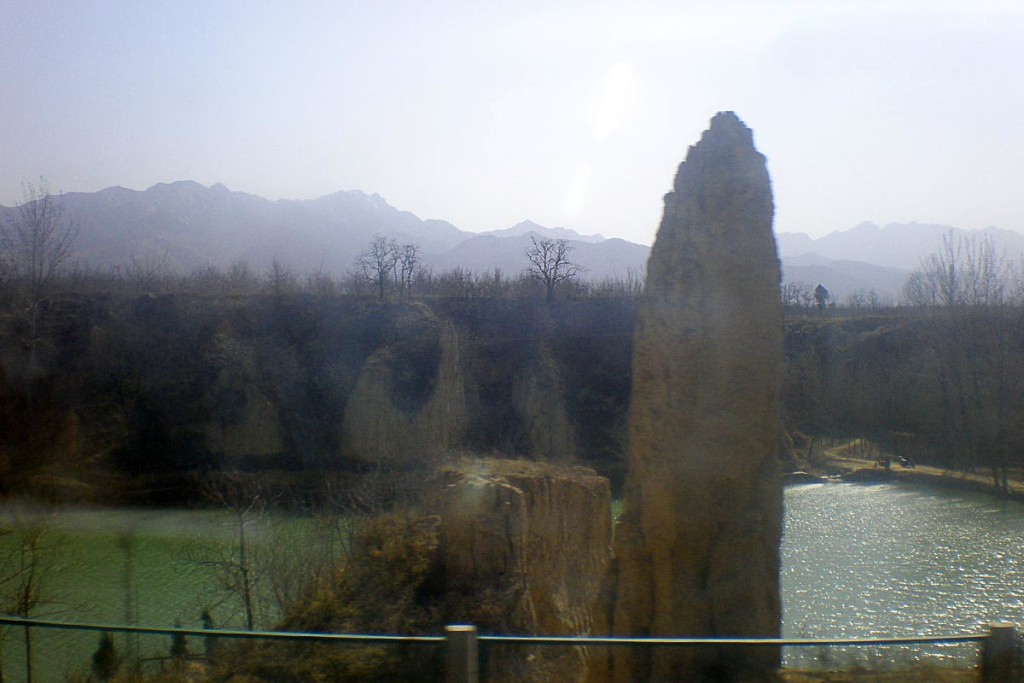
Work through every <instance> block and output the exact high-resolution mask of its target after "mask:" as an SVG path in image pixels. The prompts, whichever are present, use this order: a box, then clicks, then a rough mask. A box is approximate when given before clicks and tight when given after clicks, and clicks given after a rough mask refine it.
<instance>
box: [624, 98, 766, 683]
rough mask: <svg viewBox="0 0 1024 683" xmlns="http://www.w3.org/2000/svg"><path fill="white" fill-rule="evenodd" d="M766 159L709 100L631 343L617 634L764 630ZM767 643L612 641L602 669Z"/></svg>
mask: <svg viewBox="0 0 1024 683" xmlns="http://www.w3.org/2000/svg"><path fill="white" fill-rule="evenodd" d="M772 213H773V204H772V195H771V186H770V181H769V178H768V172H767V169H766V166H765V159H764V157H763V156H762V155H761V154H759V153H758V152H757V151H756V149H755V148H754V145H753V135H752V133H751V131H750V130H749V129H748V128H746V127H745V126H744V125H743V123H742V122H741V121H740V120H739V119H738V118H737V117H736V115H735V114H733V113H731V112H726V113H720V114H718V115H716V116H715V117H714V119H712V121H711V127H710V129H709V130H708V131H707V132H705V133H704V135H703V137H702V138H701V140H700V142H698V143H697V144H696V145H695V146H694V147H691V148H690V150H689V152H688V154H687V157H686V161H685V162H683V164H681V165H680V167H679V171H678V174H677V175H676V179H675V185H674V190H673V192H670V193H669V194H668V195H666V197H665V213H664V217H663V219H662V222H661V226H660V228H659V230H658V235H657V239H656V241H655V244H654V247H653V249H652V252H651V258H650V261H649V263H648V268H647V283H646V290H645V292H644V299H643V301H642V304H641V309H640V313H639V318H638V322H637V329H636V335H635V340H634V344H635V346H634V356H633V390H632V397H631V405H630V415H629V439H630V442H629V456H628V457H629V463H628V467H629V471H628V475H627V480H626V492H625V509H624V512H623V517H622V521H621V524H620V526H619V528H618V529H617V531H616V539H615V553H616V567H615V569H614V573H613V575H612V578H611V581H610V584H611V587H612V591H613V594H614V598H613V602H612V605H611V609H610V613H609V615H610V619H611V622H612V623H611V627H612V631H613V633H614V634H616V635H622V636H652V637H656V636H665V637H672V636H674V637H687V636H690V637H719V636H721V637H728V636H733V637H754V636H762V637H768V636H776V635H777V634H778V633H779V628H780V601H779V588H778V580H779V544H780V541H781V532H782V488H781V484H780V479H779V471H778V464H777V459H776V454H777V446H776V438H777V436H778V434H779V407H778V404H779V392H780V385H781V381H782V311H781V305H780V301H779V279H780V278H779V262H778V258H777V255H776V249H775V242H774V238H773V236H772ZM778 664H779V651H778V649H777V648H746V649H738V648H728V647H722V648H700V649H698V648H654V649H651V650H649V651H640V650H633V649H626V648H621V649H618V650H616V651H614V653H613V657H612V659H611V670H610V671H609V672H606V673H605V674H604V675H607V676H608V677H609V678H610V679H611V680H614V681H621V682H625V681H756V680H769V679H771V678H772V677H773V676H774V673H773V672H774V670H775V669H776V668H777V667H778Z"/></svg>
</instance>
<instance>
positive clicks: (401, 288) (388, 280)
mask: <svg viewBox="0 0 1024 683" xmlns="http://www.w3.org/2000/svg"><path fill="white" fill-rule="evenodd" d="M419 253H420V248H419V246H418V245H415V244H411V243H410V244H401V245H400V244H398V242H396V241H395V240H393V239H388V238H386V237H382V236H380V235H377V236H376V237H375V238H374V239H373V242H371V243H370V246H368V247H367V248H366V251H364V252H363V253H362V254H360V255H359V258H357V259H356V267H357V268H358V269H359V272H360V273H361V274H362V278H363V280H364V281H366V282H369V283H370V284H371V285H372V286H373V288H374V289H376V290H377V296H378V297H379V298H380V300H381V301H383V300H384V299H385V297H386V296H387V293H388V288H389V287H393V288H394V289H396V290H397V291H398V293H399V295H402V294H405V295H406V296H409V295H410V292H411V291H412V283H413V281H414V280H415V278H416V273H418V272H419V265H420V257H419Z"/></svg>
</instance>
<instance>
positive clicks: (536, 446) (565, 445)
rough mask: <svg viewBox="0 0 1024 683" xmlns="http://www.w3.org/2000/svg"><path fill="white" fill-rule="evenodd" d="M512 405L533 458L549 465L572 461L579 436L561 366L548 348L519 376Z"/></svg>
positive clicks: (513, 386)
mask: <svg viewBox="0 0 1024 683" xmlns="http://www.w3.org/2000/svg"><path fill="white" fill-rule="evenodd" d="M512 402H513V405H514V406H515V411H516V414H517V415H518V416H519V418H520V419H521V420H522V423H523V429H524V431H525V436H526V445H527V447H528V448H529V455H530V456H531V457H533V458H535V459H537V460H545V461H548V462H563V463H564V462H571V461H572V460H574V456H575V455H576V434H575V432H574V431H573V427H572V423H571V422H570V420H569V416H568V414H567V412H566V409H565V389H564V387H563V386H562V378H561V375H560V373H559V370H558V364H557V363H556V362H555V360H554V358H552V357H551V353H550V352H549V351H548V349H546V348H544V347H541V349H540V351H539V353H538V355H537V357H536V358H535V359H534V360H533V361H532V362H530V363H529V364H528V365H527V366H526V367H524V368H523V370H522V371H521V372H520V373H519V374H518V375H517V376H516V378H515V381H514V382H513V384H512Z"/></svg>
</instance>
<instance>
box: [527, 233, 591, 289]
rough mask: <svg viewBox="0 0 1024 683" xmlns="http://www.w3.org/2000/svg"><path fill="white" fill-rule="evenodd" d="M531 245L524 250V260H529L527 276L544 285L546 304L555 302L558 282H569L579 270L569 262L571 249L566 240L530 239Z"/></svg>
mask: <svg viewBox="0 0 1024 683" xmlns="http://www.w3.org/2000/svg"><path fill="white" fill-rule="evenodd" d="M530 242H531V243H532V244H533V246H531V247H530V248H529V249H527V250H526V258H528V259H529V260H530V267H529V268H527V270H526V272H527V274H528V275H529V276H530V277H531V278H533V279H535V280H540V281H541V282H543V283H544V291H545V296H546V298H547V301H548V302H551V301H554V300H555V287H557V286H558V284H559V283H560V282H565V281H566V280H571V279H572V278H574V277H576V275H577V274H579V272H580V270H581V268H580V267H579V266H578V265H577V264H575V263H573V262H572V261H570V260H569V253H570V252H571V251H572V249H573V247H572V245H571V244H569V241H568V240H553V239H547V238H543V237H542V238H540V239H537V238H536V237H532V236H531V237H530Z"/></svg>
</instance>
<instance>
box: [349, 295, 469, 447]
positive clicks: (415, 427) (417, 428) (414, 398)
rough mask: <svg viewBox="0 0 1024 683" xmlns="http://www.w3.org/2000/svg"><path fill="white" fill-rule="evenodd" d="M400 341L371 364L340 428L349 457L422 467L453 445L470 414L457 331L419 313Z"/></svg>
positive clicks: (379, 353)
mask: <svg viewBox="0 0 1024 683" xmlns="http://www.w3.org/2000/svg"><path fill="white" fill-rule="evenodd" d="M414 308H415V310H413V311H411V314H410V317H411V318H413V320H411V321H408V322H406V323H405V324H404V325H403V329H402V337H401V339H400V341H398V342H396V343H395V344H392V345H390V346H385V347H383V348H381V349H380V350H378V351H377V352H375V353H374V354H373V355H372V356H371V357H370V358H369V359H368V360H367V362H366V366H365V367H364V368H363V371H362V373H361V374H360V376H359V379H358V381H357V382H356V386H355V389H354V390H353V392H352V394H351V396H350V397H349V400H348V405H347V406H346V409H345V415H344V418H343V422H342V442H343V444H344V448H345V452H346V456H347V457H349V458H351V459H354V460H362V461H365V462H375V463H387V464H399V463H422V462H424V460H425V458H426V457H427V456H431V455H439V454H440V453H443V452H444V451H446V450H448V449H450V448H452V447H454V446H456V445H457V444H458V443H459V441H460V440H461V439H462V437H463V435H464V434H465V431H466V425H467V422H468V419H469V418H468V409H467V406H466V390H465V381H464V378H463V373H462V366H461V362H460V360H459V336H458V332H457V331H456V329H455V326H454V325H453V324H451V323H450V322H447V321H444V322H442V321H439V320H437V318H435V317H434V315H433V314H432V313H431V312H430V311H429V309H427V308H426V307H425V306H420V307H414Z"/></svg>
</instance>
